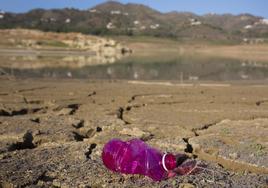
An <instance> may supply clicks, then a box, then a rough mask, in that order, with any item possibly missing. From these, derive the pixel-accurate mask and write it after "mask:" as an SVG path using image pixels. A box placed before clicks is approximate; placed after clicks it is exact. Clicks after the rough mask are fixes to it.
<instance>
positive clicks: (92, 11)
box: [89, 9, 97, 13]
mask: <svg viewBox="0 0 268 188" xmlns="http://www.w3.org/2000/svg"><path fill="white" fill-rule="evenodd" d="M89 12H90V13H95V12H97V10H96V9H90V10H89Z"/></svg>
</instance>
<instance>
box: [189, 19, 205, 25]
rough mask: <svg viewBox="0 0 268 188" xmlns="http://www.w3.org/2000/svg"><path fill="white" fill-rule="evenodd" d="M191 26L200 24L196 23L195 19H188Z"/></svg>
mask: <svg viewBox="0 0 268 188" xmlns="http://www.w3.org/2000/svg"><path fill="white" fill-rule="evenodd" d="M189 20H190V22H191V25H201V24H202V23H201V22H200V21H198V20H197V19H194V18H190V19H189Z"/></svg>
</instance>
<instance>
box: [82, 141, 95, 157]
mask: <svg viewBox="0 0 268 188" xmlns="http://www.w3.org/2000/svg"><path fill="white" fill-rule="evenodd" d="M96 147H97V144H96V143H93V144H91V145H90V147H89V148H88V151H87V152H85V156H86V158H87V159H91V154H92V151H93V150H94V149H95V148H96Z"/></svg>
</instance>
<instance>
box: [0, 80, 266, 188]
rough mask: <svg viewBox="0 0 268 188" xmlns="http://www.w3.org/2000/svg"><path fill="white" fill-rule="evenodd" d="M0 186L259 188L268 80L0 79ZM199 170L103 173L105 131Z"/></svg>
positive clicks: (263, 178)
mask: <svg viewBox="0 0 268 188" xmlns="http://www.w3.org/2000/svg"><path fill="white" fill-rule="evenodd" d="M0 82H1V84H0V127H1V129H0V166H1V168H0V187H12V186H14V187H52V186H54V187H137V186H139V187H179V186H181V187H183V186H184V187H185V186H188V187H189V186H190V187H191V186H192V187H193V186H197V187H201V186H208V187H266V186H267V183H268V175H267V174H268V166H267V164H268V144H267V143H268V87H267V86H253V85H251V86H250V85H243V86H239V85H234V86H233V85H227V86H224V85H180V84H177V85H172V84H166V85H165V84H151V83H146V84H141V83H139V82H129V83H128V82H123V81H81V80H72V81H71V80H30V79H29V80H22V81H19V80H5V79H1V80H0ZM115 137H116V138H121V139H124V140H126V139H130V138H140V139H142V140H144V141H146V142H147V143H148V144H150V145H152V146H154V147H156V148H159V149H161V150H162V151H171V152H175V153H176V152H183V153H186V154H187V155H189V156H190V157H194V158H196V159H197V160H199V161H200V162H202V163H204V164H205V165H206V166H207V167H206V168H207V170H204V171H203V172H201V173H199V174H197V175H190V176H182V177H179V176H178V177H175V178H171V179H169V180H167V181H162V182H152V181H151V180H150V179H148V178H146V177H143V176H131V175H120V174H116V173H112V172H110V171H108V170H107V169H106V168H105V167H104V165H103V164H102V161H101V158H100V155H101V151H102V147H103V145H104V144H105V143H106V142H107V141H109V140H110V139H112V138H115Z"/></svg>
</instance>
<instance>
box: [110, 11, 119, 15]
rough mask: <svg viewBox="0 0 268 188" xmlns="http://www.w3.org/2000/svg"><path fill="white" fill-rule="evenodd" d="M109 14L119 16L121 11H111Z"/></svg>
mask: <svg viewBox="0 0 268 188" xmlns="http://www.w3.org/2000/svg"><path fill="white" fill-rule="evenodd" d="M111 14H112V15H113V14H121V11H120V10H112V11H111Z"/></svg>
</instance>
